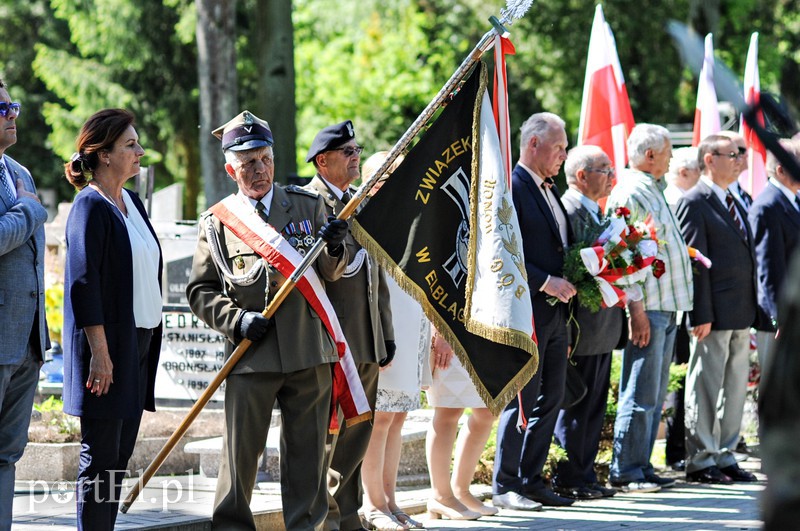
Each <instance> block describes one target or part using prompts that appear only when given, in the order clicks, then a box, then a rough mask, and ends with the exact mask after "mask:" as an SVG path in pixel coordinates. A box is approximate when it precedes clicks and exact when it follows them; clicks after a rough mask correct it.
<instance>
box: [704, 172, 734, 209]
mask: <svg viewBox="0 0 800 531" xmlns="http://www.w3.org/2000/svg"><path fill="white" fill-rule="evenodd" d="M700 180H701V181H703V182H704V183H706V185H707V186H708V187H709V188H711V191H712V192H714V195H716V196H717V199H719V200H720V201H721V202H722V204H723V205H724V204H725V196H726V195H728V191H727V189H723V188H722V187H721V186H720V185H718V184H717V183H715V182H714V181H712V180H711V177H709V176H708V175H706V174H703V175H701V176H700Z"/></svg>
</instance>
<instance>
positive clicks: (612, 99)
mask: <svg viewBox="0 0 800 531" xmlns="http://www.w3.org/2000/svg"><path fill="white" fill-rule="evenodd" d="M634 125H635V122H634V121H633V112H632V111H631V102H630V100H629V98H628V89H627V87H626V86H625V78H624V77H623V76H622V67H621V66H620V63H619V56H618V55H617V45H616V41H615V40H614V34H613V33H612V31H611V27H610V26H609V25H608V24H607V23H606V20H605V17H604V16H603V8H602V7H601V6H600V5H599V4H598V5H597V7H596V8H595V14H594V22H593V23H592V34H591V36H590V37H589V56H588V59H587V61H586V79H585V81H584V85H583V101H582V102H581V121H580V126H579V128H578V145H583V144H587V145H591V146H599V147H600V148H602V149H603V151H605V152H606V155H608V156H609V158H610V159H611V163H612V164H613V166H614V168H615V169H616V170H617V174H618V175H619V174H620V173H621V172H622V170H623V169H624V168H625V165H626V164H627V163H628V150H627V145H626V142H627V140H628V135H629V134H630V132H631V129H633V126H634Z"/></svg>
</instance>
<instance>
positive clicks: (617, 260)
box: [564, 207, 665, 312]
mask: <svg viewBox="0 0 800 531" xmlns="http://www.w3.org/2000/svg"><path fill="white" fill-rule="evenodd" d="M590 232H592V230H591V229H585V230H584V234H582V235H577V236H578V238H577V239H578V242H579V243H577V244H575V245H573V246H572V247H571V248H570V249H569V250H568V251H567V255H566V257H565V262H564V277H565V278H566V279H567V280H569V281H570V282H571V283H572V284H573V285H574V286H575V289H576V290H577V291H578V297H579V300H580V304H581V305H582V306H584V307H585V308H587V309H589V310H590V311H592V312H597V311H599V310H600V308H610V307H612V306H624V305H625V303H626V302H627V301H628V300H633V301H636V300H641V299H642V297H643V293H642V288H641V286H642V284H644V281H645V278H646V276H647V272H648V271H652V272H653V276H655V277H656V278H660V277H661V275H663V274H664V271H665V269H664V262H663V261H661V260H659V259H658V258H656V254H657V253H658V247H659V245H663V242H659V241H658V237H657V234H656V228H655V225H654V224H653V219H652V216H651V215H650V214H648V215H647V217H645V219H644V220H634V219H631V212H630V210H629V209H627V208H625V207H619V208H617V209H616V211H615V212H614V215H613V216H610V217H609V218H608V219H606V221H605V223H604V224H603V225H601V226H600V227H599V228H595V229H594V231H593V232H594V234H590ZM597 232H599V234H597Z"/></svg>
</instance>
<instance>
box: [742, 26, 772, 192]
mask: <svg viewBox="0 0 800 531" xmlns="http://www.w3.org/2000/svg"><path fill="white" fill-rule="evenodd" d="M760 99H761V81H760V80H759V76H758V33H757V32H755V33H753V35H751V36H750V49H749V50H748V51H747V61H746V62H745V67H744V102H745V103H746V104H747V105H754V104H757V103H758V101H759V100H760ZM756 119H757V120H758V123H759V124H761V125H762V126H763V125H764V112H763V111H762V110H761V109H759V110H758V112H757V113H756ZM739 122H740V124H741V125H740V126H739V127H740V129H739V132H740V133H741V135H742V136H743V137H744V141H745V143H746V145H747V155H748V156H747V171H746V172H742V175H740V176H739V184H740V185H741V186H742V188H744V189H745V190H747V191H748V192H750V195H751V196H753V198H754V199H755V198H756V197H757V196H758V194H760V193H761V190H763V189H764V187H765V186H766V185H767V169H766V161H767V150H766V149H765V148H764V144H762V143H761V140H759V139H758V137H757V136H756V134H755V132H754V131H753V130H752V129H750V127H748V125H747V124H746V123H744V120H740V121H739Z"/></svg>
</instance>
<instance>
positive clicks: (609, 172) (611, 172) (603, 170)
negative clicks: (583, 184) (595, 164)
mask: <svg viewBox="0 0 800 531" xmlns="http://www.w3.org/2000/svg"><path fill="white" fill-rule="evenodd" d="M584 169H585V170H586V171H588V172H592V171H593V172H597V173H602V174H603V175H605V176H609V175H614V174H615V173H617V170H615V169H614V168H584Z"/></svg>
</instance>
